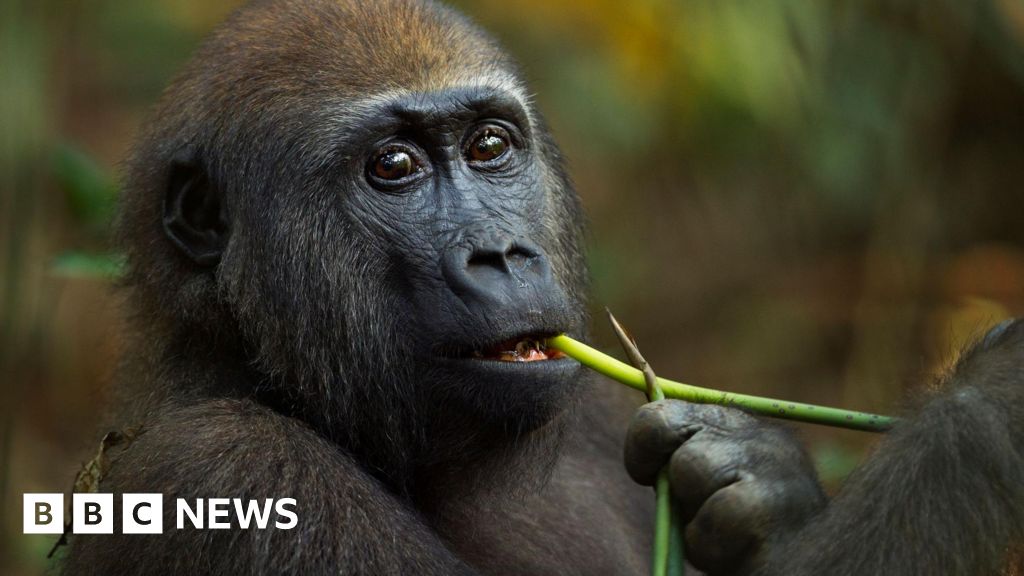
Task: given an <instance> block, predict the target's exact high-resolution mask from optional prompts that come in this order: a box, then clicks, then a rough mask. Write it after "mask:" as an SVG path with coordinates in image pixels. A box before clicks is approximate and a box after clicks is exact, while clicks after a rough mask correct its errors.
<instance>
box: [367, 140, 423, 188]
mask: <svg viewBox="0 0 1024 576" xmlns="http://www.w3.org/2000/svg"><path fill="white" fill-rule="evenodd" d="M420 170H422V166H421V165H420V163H419V162H418V161H417V160H416V157H415V156H414V154H413V153H412V152H411V151H410V150H407V149H406V148H405V147H397V146H388V147H386V148H382V149H380V150H378V151H377V153H376V154H374V155H373V158H372V159H371V160H370V165H369V166H368V169H367V172H368V173H369V175H370V176H371V181H378V182H380V183H382V184H398V183H400V182H401V181H402V180H405V179H407V178H409V177H410V176H412V175H414V174H416V173H417V172H419V171H420Z"/></svg>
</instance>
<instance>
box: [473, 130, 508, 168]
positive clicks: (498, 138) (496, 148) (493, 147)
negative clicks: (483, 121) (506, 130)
mask: <svg viewBox="0 0 1024 576" xmlns="http://www.w3.org/2000/svg"><path fill="white" fill-rule="evenodd" d="M507 149H508V139H507V138H506V137H505V136H503V135H501V134H496V133H493V132H485V133H484V134H482V135H481V136H479V137H478V138H477V139H476V140H475V141H474V142H473V144H472V146H470V149H469V153H470V157H471V158H472V159H473V160H476V161H478V162H486V161H488V160H494V159H495V158H498V157H500V156H501V155H502V154H504V153H505V151H506V150H507Z"/></svg>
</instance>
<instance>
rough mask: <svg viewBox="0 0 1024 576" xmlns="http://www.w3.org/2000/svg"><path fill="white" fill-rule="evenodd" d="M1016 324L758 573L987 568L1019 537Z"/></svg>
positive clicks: (1023, 491)
mask: <svg viewBox="0 0 1024 576" xmlns="http://www.w3.org/2000/svg"><path fill="white" fill-rule="evenodd" d="M1022 445H1024V324H1022V323H1021V322H1020V321H1017V322H1014V323H1012V324H1009V325H1003V326H1000V327H999V328H997V329H996V330H994V331H993V332H991V333H990V334H989V335H988V336H987V337H986V338H985V339H984V340H983V341H982V342H981V343H980V344H979V345H977V346H975V347H974V349H973V350H971V351H970V352H968V353H967V354H966V355H965V356H964V357H963V359H962V360H961V361H960V362H959V364H958V366H957V368H956V370H955V372H954V373H953V375H952V376H951V379H950V382H949V386H948V388H946V390H945V391H944V392H943V393H941V394H940V395H939V396H938V397H936V398H934V399H932V400H931V401H930V402H929V403H928V404H926V405H925V406H924V408H923V409H922V410H921V411H920V412H919V413H918V414H917V415H916V416H914V417H913V418H912V419H910V420H908V421H906V422H905V423H904V424H902V425H900V426H898V427H896V428H895V429H894V430H892V431H891V432H890V433H889V434H888V435H887V437H886V438H885V439H884V440H883V441H882V443H881V445H880V446H879V448H878V450H877V452H876V453H875V454H874V455H873V456H872V457H871V458H870V459H869V460H868V461H867V462H866V463H865V464H864V465H863V466H862V467H861V468H859V469H858V470H857V471H856V472H855V473H854V475H853V476H852V477H851V478H850V479H849V480H848V481H847V483H846V485H845V486H844V487H843V490H842V491H841V493H840V494H839V495H838V496H837V497H836V498H835V500H834V501H833V502H832V503H831V504H830V505H829V506H828V507H827V508H826V509H825V510H824V513H823V514H821V516H820V517H818V518H816V519H815V520H814V521H812V522H811V523H810V524H808V525H807V526H806V527H805V528H803V529H802V530H800V531H799V532H798V533H796V534H795V535H794V536H793V538H792V540H791V543H790V544H789V545H787V546H782V547H780V548H779V549H778V550H777V553H773V554H772V555H771V556H772V559H771V562H770V563H769V565H768V566H767V567H766V568H765V569H764V570H763V571H761V572H760V573H762V574H794V575H802V574H808V575H809V574H836V575H840V576H843V575H847V574H944V575H949V576H959V575H965V576H966V575H979V574H984V575H988V574H997V573H1000V571H1001V570H1002V569H1003V568H1005V565H1006V563H1007V562H1008V560H1009V559H1008V552H1009V551H1010V549H1011V547H1013V546H1020V545H1021V544H1024V450H1022Z"/></svg>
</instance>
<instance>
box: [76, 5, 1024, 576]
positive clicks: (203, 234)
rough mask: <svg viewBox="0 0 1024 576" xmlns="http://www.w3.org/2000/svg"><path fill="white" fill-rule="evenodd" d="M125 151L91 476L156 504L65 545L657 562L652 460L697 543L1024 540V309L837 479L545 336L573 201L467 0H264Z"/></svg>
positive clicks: (491, 561)
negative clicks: (144, 528)
mask: <svg viewBox="0 0 1024 576" xmlns="http://www.w3.org/2000/svg"><path fill="white" fill-rule="evenodd" d="M125 178H126V180H125V186H124V195H123V198H122V207H121V213H120V222H119V236H120V239H121V240H120V241H121V243H122V247H123V249H124V250H125V252H126V253H127V255H128V268H129V272H128V276H127V278H126V281H125V287H124V292H125V297H126V306H127V310H128V312H129V320H128V322H129V334H128V336H127V338H126V343H125V350H124V360H123V362H122V363H121V365H120V368H119V372H118V376H117V390H118V398H119V399H120V400H119V401H118V402H117V403H116V406H114V407H113V408H112V412H113V419H114V422H115V423H116V424H117V425H118V426H122V425H133V426H134V425H138V426H140V427H141V428H140V432H139V434H138V435H137V437H136V439H135V440H134V442H133V443H132V444H131V445H130V446H128V447H126V448H125V449H123V451H120V452H119V453H118V454H116V456H115V457H114V458H113V459H112V460H111V462H110V466H109V471H108V473H107V474H106V476H105V477H104V478H103V480H102V483H101V491H103V492H110V493H114V494H115V503H119V502H120V497H119V496H116V495H119V494H122V493H160V494H163V495H164V496H165V499H166V500H165V506H164V510H163V513H164V533H163V534H159V535H138V534H121V533H120V529H119V528H115V533H114V534H111V535H77V536H74V537H73V538H72V542H71V546H70V549H69V550H68V552H67V554H66V556H65V558H64V560H63V565H62V568H63V571H64V573H66V574H72V575H79V574H102V575H117V574H133V575H135V574H142V575H149V574H172V575H173V574H182V575H185V574H188V575H192V574H216V575H224V574H255V575H261V574H267V575H270V574H275V575H276V574H396V575H408V574H416V575H440V574H502V575H516V574H518V575H543V574H559V575H568V574H584V575H598V574H614V575H618V574H640V573H644V572H647V571H648V569H649V562H650V550H651V531H652V518H653V505H652V502H653V497H652V494H651V492H650V490H648V489H644V488H642V487H640V486H638V485H637V484H636V482H639V483H640V484H651V483H652V482H653V479H654V476H655V475H656V473H657V471H658V470H660V469H662V468H663V467H664V466H668V467H669V470H670V477H671V482H672V486H673V494H674V496H675V498H676V506H675V509H676V510H677V511H678V516H679V521H680V522H682V523H684V524H685V531H684V535H685V542H686V553H687V558H688V561H689V562H690V563H691V564H692V565H693V568H695V569H696V570H699V571H701V572H703V573H706V574H712V575H719V574H721V575H727V574H728V575H733V574H758V575H783V574H786V575H820V574H836V575H854V574H857V575H862V574H922V575H936V574H948V575H967V574H986V575H987V574H996V573H999V571H1000V570H1002V569H1004V568H1007V567H1008V566H1009V564H1010V563H1011V562H1012V561H1013V559H1014V558H1019V557H1017V556H1015V555H1014V554H1015V548H1014V547H1015V546H1016V545H1019V544H1020V543H1021V542H1024V540H1022V536H1024V449H1022V448H1021V446H1024V325H1021V324H1009V325H1004V326H1001V327H999V328H998V329H997V330H995V331H993V332H992V333H990V334H989V335H988V336H987V337H986V338H985V339H984V340H983V341H982V342H980V343H979V344H978V345H977V346H975V347H974V348H973V350H972V351H970V352H969V353H968V354H967V355H965V357H964V359H963V360H962V361H961V363H960V365H959V367H958V368H957V369H956V371H955V372H954V373H953V374H952V375H951V376H950V377H949V378H948V383H947V385H946V386H944V387H942V390H943V391H941V392H937V393H936V394H935V395H934V397H932V398H930V399H928V401H927V402H924V403H923V405H922V407H921V408H920V409H919V411H918V412H917V413H916V414H914V415H911V416H908V417H907V418H906V419H904V420H903V422H902V423H901V424H900V425H898V426H897V427H896V429H894V430H893V431H892V432H891V433H890V434H889V435H888V437H887V438H886V439H885V440H884V441H883V442H882V443H881V445H880V446H879V447H878V448H877V450H876V451H875V453H874V454H873V455H872V457H871V458H870V459H869V460H868V461H867V462H866V463H865V464H864V465H863V466H862V467H861V468H860V469H859V470H858V471H857V472H855V474H854V475H853V477H852V478H851V479H850V480H849V481H848V483H847V485H846V486H845V487H844V488H843V489H842V491H841V492H840V493H839V494H838V495H837V496H836V497H835V498H833V499H831V500H830V499H829V498H827V497H826V495H825V494H824V493H823V491H822V489H821V488H820V486H819V484H818V481H817V478H816V476H815V473H814V470H813V468H812V466H811V465H810V464H809V461H808V458H807V456H806V454H805V453H804V451H803V450H802V448H801V447H800V445H799V444H798V443H797V442H796V441H795V440H794V439H793V437H792V436H791V435H790V433H789V432H787V430H786V429H784V428H781V427H778V426H776V425H773V424H769V423H766V422H764V421H762V420H759V419H757V418H754V417H752V416H750V415H747V414H745V413H742V412H739V411H736V410H731V409H726V408H721V407H716V406H698V405H690V404H686V403H683V402H679V401H662V402H657V403H653V404H648V405H645V406H643V407H642V408H639V411H637V410H638V404H639V402H638V398H636V397H634V396H631V394H633V393H632V392H629V391H626V392H620V391H619V390H620V387H618V386H615V385H610V384H607V383H600V384H599V383H595V382H594V379H593V378H591V377H589V376H588V374H587V373H585V372H584V371H583V369H581V368H580V366H579V365H578V364H576V363H575V362H574V361H572V360H571V359H569V358H566V357H564V356H563V355H561V354H560V353H558V352H557V351H555V350H549V349H546V348H545V346H544V345H543V342H544V339H545V337H548V336H551V335H554V334H558V333H567V334H569V335H571V336H573V337H575V338H580V339H585V338H586V337H587V325H588V318H587V315H586V312H585V310H586V307H587V306H586V293H587V271H586V267H585V263H584V254H583V250H582V233H583V230H582V221H583V218H582V212H581V208H580V203H579V199H578V198H577V196H576V194H575V192H574V191H573V188H572V185H571V183H570V181H569V178H568V176H567V174H566V170H565V167H564V163H563V160H562V157H561V155H560V153H559V150H558V148H557V147H556V145H555V144H554V142H553V141H552V140H551V138H550V136H549V134H548V130H547V129H546V127H545V124H544V120H543V118H542V117H541V116H540V114H539V113H538V112H537V110H536V109H535V108H534V106H533V105H532V103H531V98H530V95H529V92H528V90H527V89H526V87H525V86H524V84H523V82H522V80H521V76H520V74H519V73H518V71H517V69H516V66H515V64H514V63H513V62H512V61H511V60H510V59H509V57H508V56H507V55H506V54H505V53H504V52H503V51H502V49H501V48H500V47H499V46H498V45H497V44H496V43H495V41H494V40H493V39H491V38H490V37H489V36H488V35H487V34H485V33H484V32H482V31H481V30H480V29H478V28H477V27H476V26H474V25H473V24H472V23H470V22H469V21H467V20H466V19H465V18H464V17H462V16H460V15H458V14H456V13H455V12H453V11H452V10H450V9H448V8H445V7H443V6H439V5H435V4H433V3H431V2H429V1H428V0H372V1H371V0H262V1H256V2H253V3H251V4H249V5H247V6H245V7H244V8H242V9H240V10H238V11H236V12H235V13H234V14H233V15H232V16H231V17H230V18H229V19H228V20H227V21H226V22H225V23H224V24H223V25H221V26H220V27H219V28H218V29H217V30H216V31H214V32H213V33H212V35H211V37H210V38H209V39H208V40H207V41H206V42H205V43H204V44H203V45H202V46H201V48H200V49H199V50H198V53H197V54H196V55H195V57H194V59H193V60H192V61H191V63H190V64H189V65H187V67H186V68H185V70H184V71H183V72H182V73H181V74H180V76H178V77H177V79H176V80H175V81H174V82H173V84H172V85H171V86H170V88H169V89H167V91H166V92H165V93H164V94H163V96H162V97H161V100H160V103H159V105H158V107H157V108H156V110H155V111H154V113H153V115H152V117H151V119H150V120H149V122H148V123H147V125H146V128H145V129H144V131H143V133H142V135H141V137H140V139H139V141H138V143H137V145H136V146H135V148H134V150H133V153H132V154H131V156H130V158H129V159H128V161H127V165H126V174H125ZM597 385H600V386H601V388H600V389H598V388H596V386H597ZM581 399H584V400H581ZM631 416H632V417H633V419H632V422H630V417H631ZM623 438H625V462H626V465H625V466H623ZM634 481H635V482H634ZM215 497H217V498H220V497H223V498H242V499H255V500H257V501H263V499H267V498H273V499H281V498H294V499H295V513H296V515H297V517H298V521H297V523H296V525H295V526H294V527H293V528H292V529H272V528H271V529H266V530H259V529H253V528H252V527H250V528H248V529H244V528H241V527H240V526H238V525H237V523H235V524H233V525H232V529H228V530H217V529H210V528H209V527H207V529H196V528H194V527H192V526H191V525H188V524H186V525H185V526H184V527H182V528H178V527H177V526H176V525H175V506H174V505H173V504H172V503H173V502H174V501H175V500H174V499H177V498H182V499H185V501H187V502H190V503H191V502H196V500H197V499H200V498H205V499H208V498H215ZM116 514H117V516H115V517H117V518H119V517H120V511H119V510H118V511H117V512H116ZM115 524H117V523H115ZM690 573H691V574H695V573H696V571H692V570H691V572H690Z"/></svg>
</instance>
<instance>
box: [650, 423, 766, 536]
mask: <svg viewBox="0 0 1024 576" xmlns="http://www.w3.org/2000/svg"><path fill="white" fill-rule="evenodd" d="M748 460H749V455H748V454H747V452H746V450H745V447H744V446H743V445H742V444H739V443H735V442H723V441H721V440H719V439H717V438H715V437H713V436H712V435H710V434H708V433H707V432H700V433H698V434H697V435H696V436H694V437H693V438H692V439H691V440H690V441H688V442H687V443H685V444H683V446H681V447H680V448H679V449H678V450H676V452H675V453H674V454H673V455H672V458H671V461H670V463H669V482H670V485H671V486H672V495H673V496H674V497H675V500H676V502H677V503H678V504H679V514H680V516H681V518H682V519H683V521H684V522H689V521H690V520H691V519H692V518H693V517H694V516H695V515H696V514H697V511H698V510H699V509H700V508H701V507H702V506H703V505H704V502H705V501H706V500H707V499H708V498H710V497H711V496H712V495H713V494H714V493H715V492H717V491H718V490H721V489H722V488H725V487H726V486H729V485H730V484H733V483H735V482H738V481H739V480H740V479H741V478H742V476H743V472H742V470H744V467H745V465H746V464H747V462H748Z"/></svg>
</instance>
